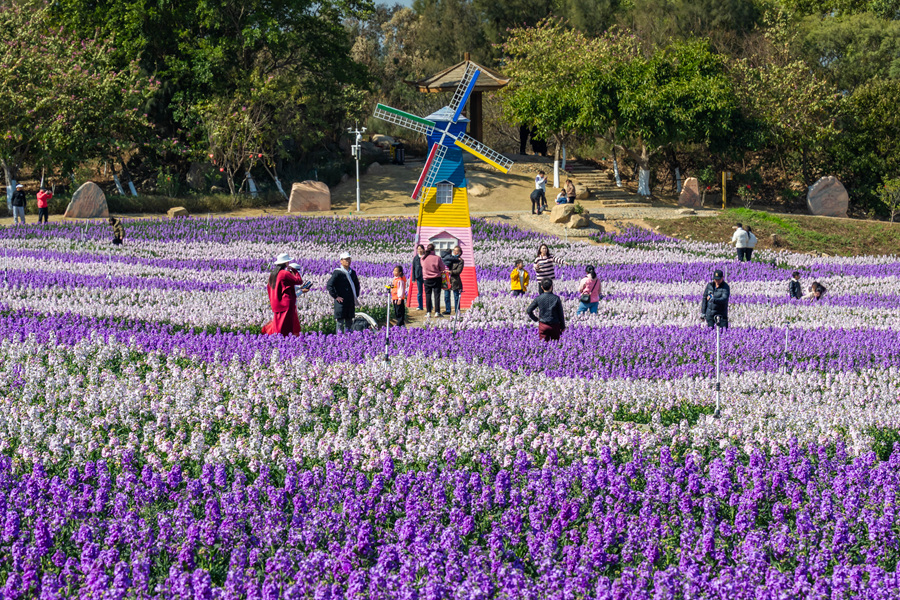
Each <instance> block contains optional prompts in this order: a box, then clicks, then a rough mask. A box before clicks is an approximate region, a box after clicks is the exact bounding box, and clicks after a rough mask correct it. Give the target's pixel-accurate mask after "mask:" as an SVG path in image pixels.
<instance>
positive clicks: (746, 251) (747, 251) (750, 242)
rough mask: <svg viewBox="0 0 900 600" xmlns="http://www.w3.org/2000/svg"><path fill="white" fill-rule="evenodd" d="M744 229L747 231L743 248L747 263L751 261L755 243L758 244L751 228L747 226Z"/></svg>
mask: <svg viewBox="0 0 900 600" xmlns="http://www.w3.org/2000/svg"><path fill="white" fill-rule="evenodd" d="M744 229H746V230H747V247H746V248H744V256H745V257H746V259H747V262H750V261H751V260H752V259H753V249H754V248H756V243H757V242H759V240H758V239H756V236H755V235H753V228H752V227H750V226H749V225H747V226H746V227H744Z"/></svg>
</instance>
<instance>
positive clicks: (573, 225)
mask: <svg viewBox="0 0 900 600" xmlns="http://www.w3.org/2000/svg"><path fill="white" fill-rule="evenodd" d="M590 226H591V219H590V218H589V217H588V216H587V214H580V215H572V216H571V218H570V219H569V222H568V223H566V227H568V228H569V229H587V228H588V227H590Z"/></svg>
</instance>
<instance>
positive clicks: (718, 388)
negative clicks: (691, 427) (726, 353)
mask: <svg viewBox="0 0 900 600" xmlns="http://www.w3.org/2000/svg"><path fill="white" fill-rule="evenodd" d="M721 319H722V317H721V316H720V315H716V412H715V414H714V415H713V416H714V417H716V418H717V419H718V418H719V400H720V398H719V396H720V395H721V391H722V383H721V380H720V379H719V377H720V372H721V371H720V369H719V357H720V352H719V348H720V341H719V335H720V330H721V329H722V328H721V327H720V326H719V324H720V322H721Z"/></svg>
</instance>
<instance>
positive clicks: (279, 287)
mask: <svg viewBox="0 0 900 600" xmlns="http://www.w3.org/2000/svg"><path fill="white" fill-rule="evenodd" d="M291 261H292V259H291V256H290V255H289V254H279V255H278V257H277V258H276V259H275V268H274V269H272V272H271V273H269V283H268V285H267V286H266V291H267V292H268V294H269V304H270V305H271V307H272V313H273V317H272V320H271V321H269V322H268V323H266V324H265V325H263V328H262V332H263V333H264V334H266V335H300V319H299V318H298V317H297V291H296V288H297V286H302V285H303V278H301V277H300V274H299V273H297V272H296V271H294V269H292V268H291V267H290V266H289V265H290V263H291Z"/></svg>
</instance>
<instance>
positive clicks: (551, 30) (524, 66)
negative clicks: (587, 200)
mask: <svg viewBox="0 0 900 600" xmlns="http://www.w3.org/2000/svg"><path fill="white" fill-rule="evenodd" d="M596 51H597V44H596V42H595V40H592V39H590V38H588V37H586V36H585V35H584V34H582V33H580V32H578V31H575V30H572V29H569V28H567V27H565V26H564V25H563V23H561V22H560V21H558V20H555V19H547V20H544V21H542V22H541V23H539V24H538V25H537V26H536V27H529V28H519V29H514V30H512V31H511V32H510V34H509V37H508V38H507V40H506V42H505V43H504V44H503V52H504V54H505V56H506V62H505V66H504V72H505V74H506V75H507V76H509V77H510V78H511V79H512V84H510V85H509V86H508V87H507V88H504V89H503V90H502V91H501V92H500V96H501V102H502V107H503V114H504V116H505V117H506V119H508V120H509V121H510V122H511V123H514V124H524V125H527V126H528V127H529V128H531V129H532V130H533V131H534V133H535V134H536V135H537V136H538V137H539V138H543V139H553V140H555V141H556V156H555V164H554V167H555V181H554V185H555V186H556V187H559V181H558V179H559V177H558V170H559V158H560V156H559V152H560V146H561V145H562V144H563V143H564V141H565V140H566V138H567V137H568V136H570V135H572V134H575V133H577V132H579V131H580V130H581V129H582V126H581V124H580V123H579V113H580V112H581V107H582V104H583V101H584V100H583V98H581V97H580V94H581V93H583V91H582V81H583V80H584V78H585V77H586V76H587V74H588V71H589V68H590V61H591V59H592V58H593V56H594V53H595V52H596Z"/></svg>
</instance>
